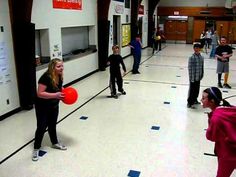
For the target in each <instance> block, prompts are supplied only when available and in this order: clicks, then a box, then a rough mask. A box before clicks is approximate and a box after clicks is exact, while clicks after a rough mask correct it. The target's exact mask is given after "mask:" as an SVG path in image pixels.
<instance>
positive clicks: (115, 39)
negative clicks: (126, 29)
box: [113, 15, 121, 47]
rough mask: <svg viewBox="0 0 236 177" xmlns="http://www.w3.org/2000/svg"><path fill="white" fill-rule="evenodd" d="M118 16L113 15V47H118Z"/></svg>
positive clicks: (119, 24) (119, 23)
mask: <svg viewBox="0 0 236 177" xmlns="http://www.w3.org/2000/svg"><path fill="white" fill-rule="evenodd" d="M120 28H121V22H120V16H119V15H113V45H118V46H119V47H120V36H121V35H120Z"/></svg>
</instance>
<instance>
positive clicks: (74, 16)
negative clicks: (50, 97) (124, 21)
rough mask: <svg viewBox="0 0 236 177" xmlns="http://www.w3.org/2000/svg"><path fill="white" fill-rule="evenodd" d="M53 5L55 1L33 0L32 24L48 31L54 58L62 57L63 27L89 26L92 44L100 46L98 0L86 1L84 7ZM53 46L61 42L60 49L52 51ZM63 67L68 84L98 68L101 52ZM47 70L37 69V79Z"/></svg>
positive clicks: (72, 61) (67, 62)
mask: <svg viewBox="0 0 236 177" xmlns="http://www.w3.org/2000/svg"><path fill="white" fill-rule="evenodd" d="M52 5H53V4H52V1H48V0H34V1H33V8H32V23H35V28H36V29H48V31H49V48H50V56H51V58H55V57H58V58H61V56H60V55H58V53H60V52H62V43H61V42H62V40H61V28H62V27H74V26H90V28H89V42H90V45H96V46H97V1H94V0H84V1H83V5H82V10H68V9H53V7H52ZM54 45H58V47H59V51H57V52H55V51H54V50H53V49H54ZM64 66H65V73H64V75H65V82H64V84H66V83H69V82H71V81H73V80H76V79H78V78H80V77H82V76H84V75H86V74H88V73H90V72H92V71H95V70H96V69H98V54H97V53H93V54H89V55H87V56H85V57H82V58H81V57H80V58H77V59H73V60H69V61H66V62H64ZM45 70H46V69H44V70H40V71H37V74H36V75H37V79H38V78H39V77H40V76H41V74H42V73H43V72H44V71H45Z"/></svg>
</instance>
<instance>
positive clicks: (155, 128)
mask: <svg viewBox="0 0 236 177" xmlns="http://www.w3.org/2000/svg"><path fill="white" fill-rule="evenodd" d="M151 129H152V130H160V127H159V126H152V128H151Z"/></svg>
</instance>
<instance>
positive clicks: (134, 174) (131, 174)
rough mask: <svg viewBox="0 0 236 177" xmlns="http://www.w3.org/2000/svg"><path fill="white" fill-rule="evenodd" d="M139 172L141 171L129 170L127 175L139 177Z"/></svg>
mask: <svg viewBox="0 0 236 177" xmlns="http://www.w3.org/2000/svg"><path fill="white" fill-rule="evenodd" d="M140 173H141V172H140V171H134V170H130V171H129V174H128V176H129V177H139V175H140Z"/></svg>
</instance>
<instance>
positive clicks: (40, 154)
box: [39, 150, 47, 157]
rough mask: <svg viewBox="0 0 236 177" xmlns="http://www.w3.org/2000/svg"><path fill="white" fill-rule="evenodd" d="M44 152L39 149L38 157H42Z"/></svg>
mask: <svg viewBox="0 0 236 177" xmlns="http://www.w3.org/2000/svg"><path fill="white" fill-rule="evenodd" d="M46 153H47V152H46V151H43V150H39V157H43V156H44V155H45V154H46Z"/></svg>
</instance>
